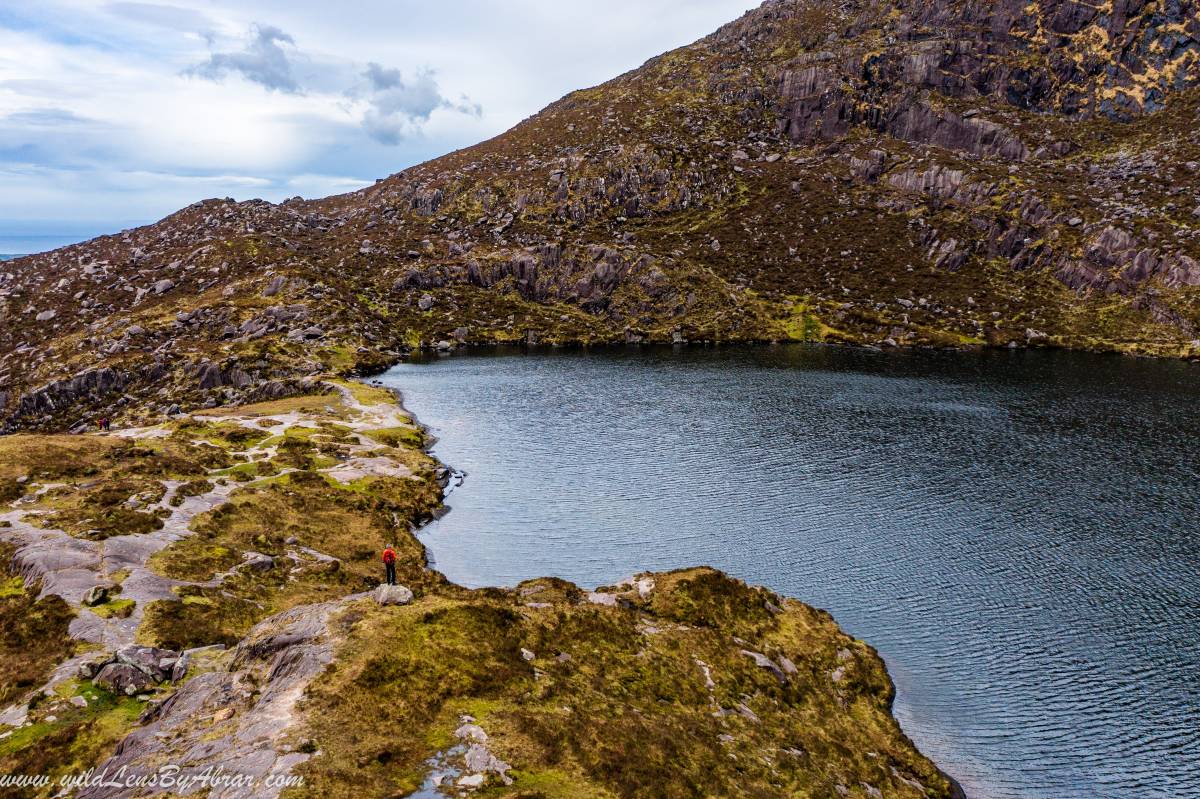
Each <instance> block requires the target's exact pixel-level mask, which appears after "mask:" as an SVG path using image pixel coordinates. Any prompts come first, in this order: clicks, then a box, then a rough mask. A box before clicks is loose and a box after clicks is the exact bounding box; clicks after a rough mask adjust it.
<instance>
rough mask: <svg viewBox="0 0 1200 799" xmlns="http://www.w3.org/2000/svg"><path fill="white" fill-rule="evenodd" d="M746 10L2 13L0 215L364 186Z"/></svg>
mask: <svg viewBox="0 0 1200 799" xmlns="http://www.w3.org/2000/svg"><path fill="white" fill-rule="evenodd" d="M754 4H755V3H754V2H753V0H691V1H690V2H686V1H685V0H608V2H606V3H593V2H573V3H572V2H566V0H510V2H506V3H503V4H498V3H494V2H490V0H444V1H443V2H442V3H440V4H429V3H426V2H418V1H417V0H358V2H356V3H354V4H353V5H345V6H342V7H340V9H339V11H338V13H336V14H333V13H331V10H330V9H331V7H330V6H329V4H328V3H325V2H320V3H318V2H316V0H173V2H172V3H170V4H166V3H154V2H109V3H103V2H97V0H5V4H4V5H5V13H4V14H3V15H2V16H0V220H12V219H18V218H26V219H33V218H37V217H38V216H39V215H40V216H41V217H43V218H53V217H56V216H57V217H60V218H64V219H67V218H71V217H78V218H81V219H100V218H102V217H103V216H105V215H106V214H107V215H110V216H111V218H113V219H114V220H115V219H121V220H125V219H130V218H144V219H151V218H157V217H160V216H163V215H165V214H167V213H170V212H171V211H173V210H175V209H176V208H178V207H180V206H182V205H187V204H188V203H190V202H193V201H195V200H197V199H201V198H203V197H206V196H225V195H231V196H235V197H238V198H239V199H241V198H248V197H250V196H254V194H255V193H256V192H257V193H260V194H261V195H263V196H266V197H267V198H268V199H282V198H284V197H287V196H290V195H292V194H302V195H304V196H317V195H319V194H323V193H325V192H327V191H335V192H336V191H345V190H349V189H350V188H356V187H358V186H360V185H369V184H370V183H372V182H373V181H374V179H375V178H376V177H382V176H385V175H387V174H390V173H392V172H395V171H397V170H400V169H403V168H405V167H407V166H410V165H411V164H413V163H415V162H418V161H422V160H426V159H428V158H430V157H434V156H436V155H439V154H441V153H444V152H448V151H450V150H454V149H457V148H460V147H463V146H466V145H469V144H471V143H473V142H475V141H479V140H482V139H485V138H488V137H490V136H493V135H496V134H497V133H500V132H501V131H503V130H504V129H506V128H508V127H511V126H512V125H513V124H515V123H516V122H518V121H520V120H521V119H523V118H525V117H527V116H529V115H530V114H532V113H534V112H536V111H537V110H539V109H540V108H541V107H543V106H544V105H546V104H547V103H548V102H551V101H553V100H555V99H557V98H558V97H560V96H562V95H563V94H565V93H566V92H568V91H570V90H572V89H576V88H581V87H584V86H589V85H594V84H596V83H598V82H601V81H603V80H605V79H607V78H610V77H613V76H615V75H617V74H619V73H621V72H623V71H626V70H628V69H630V68H633V67H636V66H637V65H638V64H640V63H641V62H642V61H644V60H645V59H647V58H649V57H651V56H654V55H656V54H658V53H659V52H662V51H664V50H667V49H670V48H672V47H675V46H679V45H682V44H686V43H688V42H690V41H692V40H694V39H696V38H699V37H700V36H702V35H705V34H707V33H709V32H710V31H712V30H714V29H715V28H716V27H717V26H718V25H720V24H722V23H723V22H725V21H728V20H730V19H733V18H734V17H736V16H738V15H739V14H740V13H741V12H743V11H744V10H746V9H748V8H750V7H751V6H752V5H754ZM255 26H257V27H255ZM248 32H249V35H248ZM189 70H193V71H194V72H193V74H192V75H191V76H190V77H189V76H188V71H189ZM202 77H207V78H214V79H217V80H216V81H214V80H209V79H200V78H202ZM453 98H459V99H453ZM466 98H470V99H469V100H468V99H466Z"/></svg>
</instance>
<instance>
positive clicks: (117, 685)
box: [95, 663, 154, 696]
mask: <svg viewBox="0 0 1200 799" xmlns="http://www.w3.org/2000/svg"><path fill="white" fill-rule="evenodd" d="M95 683H96V685H98V686H100V687H101V688H104V689H106V690H109V691H112V692H113V693H114V694H124V695H125V696H133V695H134V694H136V693H141V692H142V691H144V690H146V689H147V688H149V687H151V686H152V685H154V680H152V679H150V677H149V675H147V674H146V673H145V672H144V671H142V670H141V669H139V668H135V667H134V666H131V665H129V664H128V663H109V664H108V665H107V666H105V667H104V668H102V669H100V673H99V674H97V675H96V677H95Z"/></svg>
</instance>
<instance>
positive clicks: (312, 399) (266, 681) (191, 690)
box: [0, 380, 962, 799]
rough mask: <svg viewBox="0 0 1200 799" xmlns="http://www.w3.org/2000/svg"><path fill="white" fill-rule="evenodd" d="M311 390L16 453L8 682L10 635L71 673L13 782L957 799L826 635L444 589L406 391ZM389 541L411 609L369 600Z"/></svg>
mask: <svg viewBox="0 0 1200 799" xmlns="http://www.w3.org/2000/svg"><path fill="white" fill-rule="evenodd" d="M313 388H314V389H315V390H316V391H319V392H321V393H312V394H308V395H302V396H294V397H288V398H284V399H276V400H271V401H268V402H265V403H259V404H257V405H248V406H237V407H229V408H214V409H206V410H200V411H197V412H195V413H193V414H191V415H183V414H178V415H175V416H173V417H171V418H170V419H169V420H168V421H166V422H163V423H160V424H157V425H152V426H148V427H143V428H125V429H119V430H115V431H112V433H110V434H101V433H97V434H87V435H73V436H49V435H32V434H31V435H26V434H20V435H15V436H5V437H0V450H3V453H0V454H4V455H5V457H4V458H3V459H0V462H3V463H4V464H5V465H4V466H3V467H0V495H2V496H0V499H3V500H4V501H5V505H6V506H8V507H9V508H10V509H9V510H6V511H3V512H2V513H0V542H2V544H3V546H5V547H8V548H9V549H8V550H7V553H10V554H11V557H12V559H13V564H14V567H15V569H16V571H17V575H18V576H17V577H16V578H15V581H10V585H9V589H8V591H7V592H6V593H5V595H4V598H3V599H0V602H3V603H4V604H5V606H6V607H5V608H4V610H5V612H6V614H14V615H15V614H18V613H19V614H22V618H25V619H39V620H40V621H41V626H40V627H39V628H38V629H36V630H28V631H26V630H24V629H23V628H22V629H16V630H14V631H13V632H10V633H9V637H10V640H9V641H8V642H7V643H8V644H9V648H8V651H6V654H5V658H6V662H5V664H4V665H5V666H10V665H13V666H15V665H16V664H17V663H18V662H20V658H21V657H22V654H23V653H21V652H18V651H16V650H14V649H12V645H13V644H20V643H22V642H21V641H14V640H12V638H13V637H14V636H16V637H18V638H19V637H20V636H21V635H22V634H25V633H26V632H28V633H29V635H30V637H31V638H32V637H33V636H34V635H36V636H38V640H40V641H42V642H43V644H44V648H46V649H47V650H49V651H47V652H45V653H40V660H39V663H38V664H37V668H34V669H33V671H38V669H40V673H38V674H37V675H36V679H35V678H34V676H35V675H32V674H25V675H23V676H24V678H25V679H24V684H25V689H24V690H22V689H21V682H20V681H13V680H9V681H6V682H7V683H8V684H0V698H2V699H3V704H5V705H8V706H9V707H8V709H7V710H6V711H5V713H4V715H3V716H0V771H3V772H5V773H10V774H19V773H31V772H41V771H44V772H47V773H55V774H56V775H57V776H59V777H62V776H67V775H69V774H79V773H91V774H93V775H94V774H96V773H100V774H122V775H134V774H136V775H143V776H144V775H147V774H157V773H160V770H161V769H163V768H168V769H169V768H177V769H179V770H180V773H182V774H186V775H191V776H192V777H193V778H195V777H196V776H197V775H203V774H206V773H207V774H210V775H211V773H212V771H213V769H214V768H215V769H219V770H221V772H222V773H224V774H225V775H239V776H240V777H241V778H244V779H245V780H246V783H245V784H240V785H233V784H231V783H229V782H226V783H222V784H221V785H219V786H213V787H211V788H210V789H209V792H208V795H209V796H212V797H234V796H237V797H241V796H247V797H256V798H257V797H263V798H264V799H273V797H278V796H286V797H289V798H290V797H300V796H334V797H336V796H347V797H349V796H356V797H357V796H396V795H409V794H411V793H416V792H418V791H425V792H427V793H424V794H422V793H418V794H417V795H430V794H429V793H428V792H433V793H432V795H438V794H439V792H440V793H443V794H446V795H452V796H465V795H478V796H480V797H490V796H498V797H499V796H504V797H514V799H515V797H526V798H528V799H532V798H533V797H575V796H598V797H599V796H605V797H607V796H634V795H637V796H660V795H661V796H668V795H670V796H675V795H692V794H695V795H706V796H718V795H734V794H735V793H736V794H742V792H743V791H745V790H747V788H749V789H751V790H750V795H764V796H765V795H780V793H778V792H779V791H783V792H784V793H789V794H793V793H796V792H799V793H801V794H808V795H814V796H818V795H828V796H831V797H852V796H862V797H874V796H889V797H890V796H901V797H902V796H946V797H957V796H962V791H961V789H960V788H959V787H958V786H957V784H956V783H954V782H953V780H952V779H950V778H949V777H947V776H946V775H945V774H943V773H942V772H940V771H939V770H938V769H937V768H936V766H934V765H933V764H932V763H931V762H929V761H928V760H927V759H926V758H924V757H923V756H922V755H921V754H920V753H919V752H918V751H917V750H916V748H915V747H914V746H913V744H912V742H911V741H910V740H909V739H908V738H907V737H906V736H905V735H904V733H903V732H902V731H901V730H900V728H899V726H898V724H897V723H896V721H895V719H894V718H893V717H892V715H891V705H892V700H893V697H894V687H893V685H892V683H891V680H890V678H889V677H888V675H887V672H886V669H885V667H884V664H883V662H882V660H881V659H880V658H879V656H878V654H877V653H876V652H875V651H874V650H873V649H871V648H870V647H869V646H867V645H866V644H863V643H862V642H859V641H856V640H854V639H853V638H850V637H849V636H847V635H846V634H845V633H844V632H842V631H841V630H840V629H839V628H838V627H837V625H836V623H835V622H834V621H833V619H832V618H831V617H830V616H829V615H828V614H827V613H825V612H823V611H819V610H816V609H813V608H810V607H808V606H806V605H803V604H802V603H799V602H796V601H794V600H790V599H786V598H783V597H780V596H778V595H775V594H774V593H772V592H770V591H768V590H766V589H762V588H757V587H752V586H748V585H746V584H744V583H742V582H740V581H737V580H733V579H732V578H729V577H727V576H725V575H724V574H722V573H720V572H717V571H715V570H712V569H707V568H698V569H684V570H679V571H675V572H668V573H659V574H641V575H637V576H635V577H634V578H632V579H631V580H629V581H626V582H623V583H621V584H618V585H614V586H609V587H601V588H598V589H597V590H595V591H585V590H583V589H580V588H578V587H577V586H574V585H572V584H570V583H566V582H565V581H562V580H558V579H556V578H541V579H538V580H530V581H526V582H524V583H522V584H521V585H519V586H516V587H515V588H512V589H502V588H486V589H477V590H468V589H465V588H462V587H461V586H457V585H454V584H452V583H450V582H449V581H447V580H446V579H445V578H444V577H443V576H442V575H441V574H439V573H437V572H436V571H432V570H430V569H428V568H427V557H426V552H425V548H424V547H423V546H422V545H421V544H420V542H419V541H417V539H416V536H415V531H416V530H417V529H418V527H419V525H420V524H422V523H423V522H425V521H427V520H429V519H430V518H433V517H434V516H435V515H436V514H438V513H441V512H444V511H445V507H444V505H443V504H442V497H443V490H444V487H445V483H446V481H447V480H449V479H452V472H451V471H450V470H449V469H448V468H447V467H445V466H444V465H442V464H439V463H437V462H436V461H434V460H433V459H432V458H431V457H430V456H429V454H428V447H429V440H430V439H429V436H428V434H427V432H426V431H425V430H424V429H423V428H422V427H421V426H420V425H419V423H417V422H416V420H415V419H413V417H412V415H411V414H410V413H408V412H407V411H406V410H405V409H404V408H403V405H402V402H401V399H400V397H399V396H398V395H397V394H396V393H394V392H390V391H385V390H382V389H379V388H376V387H373V386H370V385H367V384H365V383H357V382H346V381H336V380H323V381H321V382H319V383H316V384H314V386H313ZM10 503H11V504H10ZM388 538H395V539H398V540H396V541H386V539H388ZM385 542H388V543H394V544H395V545H396V548H397V551H398V552H399V553H400V562H399V563H398V570H399V572H400V575H399V576H400V581H401V582H402V583H403V586H401V587H396V588H387V587H378V588H376V587H375V584H376V582H377V580H378V573H377V565H376V563H375V558H376V557H377V550H378V548H379V547H381V546H382V544H383V543H385ZM31 659H34V658H32V655H31ZM9 661H12V663H11V664H10V663H9ZM24 665H25V666H26V667H31V664H29V663H25V664H24ZM26 671H27V672H28V671H30V668H26ZM0 673H10V672H8V671H6V672H0ZM30 686H32V687H30ZM89 769H94V771H91V772H89V771H88V770H89ZM681 791H682V792H683V793H680V792H681ZM28 795H29V796H50V795H55V794H54V792H53V791H52V790H51V789H32V790H30V792H29V793H28ZM64 795H75V796H78V797H89V798H93V799H94V798H98V797H105V799H109V798H110V797H126V796H128V797H134V796H144V795H151V792H148V791H147V789H146V788H145V787H144V786H137V785H135V786H132V787H121V788H118V787H114V785H112V784H107V785H95V784H87V783H79V784H78V785H77V786H76V788H75V790H74V793H71V794H64Z"/></svg>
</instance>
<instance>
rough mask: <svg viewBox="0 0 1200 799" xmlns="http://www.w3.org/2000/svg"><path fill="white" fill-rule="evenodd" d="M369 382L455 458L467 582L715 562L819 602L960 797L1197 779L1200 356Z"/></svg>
mask: <svg viewBox="0 0 1200 799" xmlns="http://www.w3.org/2000/svg"><path fill="white" fill-rule="evenodd" d="M386 380H387V382H389V383H390V384H392V385H395V386H396V387H398V388H400V389H401V390H402V391H403V392H404V393H405V397H406V401H407V403H408V404H409V406H410V407H411V408H412V409H413V410H414V412H416V413H417V415H418V416H419V417H420V418H421V420H422V421H423V422H425V423H426V424H428V425H430V426H432V428H433V430H434V433H435V434H436V435H437V436H438V437H439V439H440V441H439V444H438V446H437V448H436V452H437V454H438V456H439V457H441V458H442V459H443V460H444V461H446V462H448V463H451V464H453V465H454V466H456V467H459V468H464V469H466V471H467V472H468V473H469V475H470V476H469V478H468V479H467V481H466V483H465V484H464V485H463V486H462V487H461V488H459V489H457V490H456V491H455V492H454V493H453V494H452V495H451V497H450V505H451V507H452V511H453V512H451V513H450V514H448V515H447V516H445V517H444V518H443V519H441V520H440V521H439V522H437V523H435V524H434V525H433V526H432V527H431V528H430V529H429V530H428V531H427V532H426V533H425V540H426V543H427V544H428V545H429V546H430V548H431V551H432V553H433V555H434V558H435V560H436V562H437V565H438V567H439V568H440V569H442V570H443V571H444V572H446V573H447V574H448V575H449V576H450V577H451V578H452V579H455V580H458V581H460V582H463V583H466V584H471V585H482V584H512V583H515V582H518V581H520V580H522V579H525V578H528V577H533V576H538V575H542V574H557V575H560V576H562V577H565V578H567V579H571V580H574V581H576V582H580V583H582V584H584V585H596V584H600V583H605V582H611V581H612V580H614V579H617V578H619V577H623V576H625V575H627V574H630V573H632V572H634V571H637V570H640V569H646V568H650V569H666V568H674V567H678V566H683V565H692V564H696V563H709V564H711V565H714V566H717V567H719V568H723V569H725V570H727V571H729V572H730V573H732V574H735V575H737V576H739V577H742V578H745V579H747V580H751V581H753V582H756V583H763V584H767V585H770V586H771V587H772V588H774V589H776V590H779V591H781V592H784V593H787V594H790V595H793V596H796V597H799V598H801V599H803V600H805V601H808V602H810V603H812V604H814V605H817V606H819V607H824V608H826V609H828V610H830V611H831V612H833V613H834V614H835V616H836V617H837V618H838V620H839V621H840V622H841V623H842V624H843V626H845V627H846V628H847V629H848V630H849V631H850V632H852V633H853V634H855V635H858V636H861V637H863V638H865V639H867V640H868V641H869V642H870V643H872V644H873V645H875V646H876V647H877V648H878V649H879V650H880V652H881V653H882V654H883V655H884V657H885V658H886V660H887V662H888V665H889V668H890V670H891V672H892V675H893V677H894V679H895V681H896V683H897V688H898V697H897V703H896V715H897V717H898V718H899V719H900V721H901V723H902V724H903V725H904V728H905V730H906V731H907V732H908V733H909V734H910V735H911V736H912V737H913V738H914V740H915V741H916V742H917V743H918V745H919V746H920V747H921V748H922V749H923V750H924V751H925V752H926V753H927V754H929V755H930V756H931V757H932V758H933V759H934V760H935V761H937V762H938V763H939V765H941V766H942V767H944V768H945V769H946V770H947V771H949V772H950V773H952V774H954V775H955V776H956V777H958V778H959V779H960V781H961V782H962V783H963V785H964V787H965V788H966V789H967V791H968V794H969V795H971V796H972V797H973V799H1018V798H1019V799H1064V797H1071V798H1073V797H1080V798H1081V799H1082V798H1084V797H1087V798H1088V799H1090V798H1092V797H1094V798H1095V799H1125V797H1133V796H1138V797H1143V796H1151V797H1172V798H1173V799H1174V798H1175V797H1192V798H1193V799H1195V798H1196V797H1200V724H1198V723H1197V719H1200V643H1198V641H1197V631H1198V630H1200V578H1198V577H1197V575H1198V573H1200V531H1198V528H1197V525H1196V519H1200V491H1197V486H1198V485H1200V471H1198V464H1200V457H1198V456H1200V451H1198V447H1200V445H1198V444H1197V442H1200V410H1198V408H1200V405H1198V403H1197V399H1198V398H1200V369H1198V368H1196V367H1195V366H1189V365H1186V364H1179V363H1160V362H1148V361H1137V360H1132V359H1121V358H1103V357H1095V356H1083V355H1070V354H1058V353H995V354H988V355H982V356H980V355H961V354H945V353H899V354H887V355H882V354H878V353H866V352H858V351H849V350H836V349H825V348H803V347H794V348H789V347H782V348H774V349H769V350H768V349H758V350H740V349H730V350H707V351H697V350H686V351H682V352H673V351H669V350H640V351H634V350H630V351H624V350H620V351H603V352H599V353H592V354H586V355H585V354H581V353H568V352H560V351H547V352H545V353H541V354H538V355H532V356H530V355H521V354H517V353H499V354H496V355H494V356H492V355H470V356H465V357H463V356H455V357H452V358H446V359H440V360H437V361H435V362H433V363H431V364H428V365H405V366H401V367H397V368H396V369H395V370H393V371H392V372H390V373H389V375H388V376H387V378H386Z"/></svg>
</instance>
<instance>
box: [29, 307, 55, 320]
mask: <svg viewBox="0 0 1200 799" xmlns="http://www.w3.org/2000/svg"><path fill="white" fill-rule="evenodd" d="M56 316H58V311H55V310H53V309H51V310H49V311H42V312H41V313H39V314H38V315H37V316H35V317H33V318H34V319H36V320H37V321H39V322H49V321H50V320H51V319H53V318H54V317H56Z"/></svg>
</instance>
